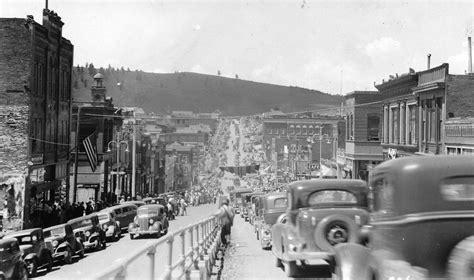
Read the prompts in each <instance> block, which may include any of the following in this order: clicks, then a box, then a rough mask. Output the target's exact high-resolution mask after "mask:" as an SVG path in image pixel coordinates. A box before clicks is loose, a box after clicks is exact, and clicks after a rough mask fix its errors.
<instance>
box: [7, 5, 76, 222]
mask: <svg viewBox="0 0 474 280" xmlns="http://www.w3.org/2000/svg"><path fill="white" fill-rule="evenodd" d="M63 25H64V23H63V22H62V21H61V18H60V17H59V16H58V15H57V14H56V13H54V12H53V11H50V10H48V9H44V10H43V22H42V25H41V24H39V23H37V22H35V21H34V19H33V17H32V16H28V17H27V19H26V20H25V19H19V18H2V19H0V42H2V47H1V48H0V130H1V131H2V133H1V136H0V137H1V138H0V183H1V184H2V186H3V187H2V189H3V191H5V189H8V190H9V192H8V193H9V197H8V199H7V200H8V201H9V209H8V210H7V211H4V214H5V215H4V216H5V217H6V216H8V217H9V218H10V222H12V221H20V220H22V221H23V225H22V226H23V227H24V228H28V227H33V226H45V225H48V223H54V222H56V221H55V219H56V217H53V216H50V215H49V213H47V211H44V209H45V208H47V206H46V205H45V204H47V203H50V204H52V203H53V202H54V201H59V200H62V199H64V198H65V194H66V192H67V188H68V187H69V184H68V180H67V177H68V167H69V133H68V132H69V130H70V110H71V69H72V64H73V45H72V44H71V42H70V41H69V40H67V39H65V38H64V37H62V27H63ZM13 197H14V199H12V198H13ZM2 206H3V205H2Z"/></svg>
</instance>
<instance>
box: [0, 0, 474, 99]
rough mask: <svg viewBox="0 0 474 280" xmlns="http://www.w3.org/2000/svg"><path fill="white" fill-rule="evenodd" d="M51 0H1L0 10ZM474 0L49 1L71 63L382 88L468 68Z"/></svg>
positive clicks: (5, 13)
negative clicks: (432, 72)
mask: <svg viewBox="0 0 474 280" xmlns="http://www.w3.org/2000/svg"><path fill="white" fill-rule="evenodd" d="M45 3H46V0H0V17H16V18H25V17H26V15H33V16H34V19H35V20H36V21H37V22H39V23H41V22H42V9H43V8H44V7H45ZM473 3H474V1H468V0H463V1H459V0H458V1H450V0H446V1H417V0H409V1H401V0H392V1H388V0H387V1H367V0H366V1H336V0H331V1H329V0H328V1H321V0H319V1H311V0H279V1H270V0H264V1H262V0H248V1H244V0H187V1H184V0H165V1H158V0H49V1H48V7H49V9H50V10H53V11H55V12H56V13H58V15H59V16H60V17H61V18H62V20H63V22H64V23H65V25H64V27H63V36H64V37H65V38H67V39H69V40H70V41H71V42H72V44H73V45H74V65H81V66H84V65H85V64H86V63H91V62H92V63H93V64H94V66H95V67H97V68H98V67H107V66H108V65H109V64H110V65H111V66H113V67H116V68H117V67H122V66H123V67H124V68H125V69H126V68H130V69H131V70H137V69H138V70H143V71H145V72H155V73H173V72H175V71H179V72H196V73H203V74H211V75H217V72H218V71H220V72H221V75H222V76H226V77H231V78H234V77H235V76H236V75H238V77H239V78H240V79H244V80H251V81H256V82H265V83H271V84H278V85H284V86H290V85H291V86H298V87H303V88H309V89H315V90H320V91H323V92H327V93H331V94H346V93H349V92H352V91H354V90H376V89H375V87H374V83H376V84H380V83H381V82H382V79H385V80H387V79H388V77H389V75H395V74H399V75H400V74H403V73H407V72H408V71H409V68H413V69H415V70H416V71H421V70H425V69H427V54H431V66H432V67H434V66H437V65H440V64H442V63H445V62H446V63H449V64H450V73H453V74H464V73H465V71H466V70H467V67H468V44H467V37H468V36H471V35H473V34H472V28H473V26H474V19H473V16H474V4H473Z"/></svg>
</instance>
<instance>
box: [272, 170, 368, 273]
mask: <svg viewBox="0 0 474 280" xmlns="http://www.w3.org/2000/svg"><path fill="white" fill-rule="evenodd" d="M367 194H368V187H367V183H366V182H365V181H362V180H337V179H336V180H333V179H331V180H323V179H321V180H302V181H296V182H293V183H290V184H289V185H288V187H287V198H288V206H287V209H286V212H285V213H284V214H283V215H286V218H285V220H286V222H281V223H276V224H274V225H273V226H272V252H273V254H274V255H275V256H276V258H277V265H278V266H283V267H284V269H285V272H286V273H287V275H288V276H289V277H295V276H297V275H298V274H300V272H301V270H304V268H305V267H308V266H311V265H316V264H321V262H326V264H327V269H328V271H329V270H332V266H333V258H334V246H335V245H337V244H339V243H344V242H355V241H356V238H357V237H358V234H357V232H358V230H359V227H360V226H362V225H364V224H366V223H367V222H368V220H369V212H368V201H367ZM318 276H319V275H318Z"/></svg>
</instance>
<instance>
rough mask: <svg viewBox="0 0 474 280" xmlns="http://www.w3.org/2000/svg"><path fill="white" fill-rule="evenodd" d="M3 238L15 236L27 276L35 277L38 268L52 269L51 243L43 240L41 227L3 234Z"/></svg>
mask: <svg viewBox="0 0 474 280" xmlns="http://www.w3.org/2000/svg"><path fill="white" fill-rule="evenodd" d="M4 238H15V239H16V240H17V241H18V244H19V245H20V250H21V251H22V254H23V255H22V257H23V260H24V261H25V263H26V266H27V268H28V276H29V277H35V276H36V274H37V272H38V269H41V268H46V270H47V271H48V272H49V271H51V270H52V269H53V256H52V253H51V252H52V248H51V244H50V243H49V242H45V240H44V236H43V229H41V228H31V229H25V230H20V231H15V232H12V233H9V234H7V235H5V237H4Z"/></svg>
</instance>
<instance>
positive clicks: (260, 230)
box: [256, 192, 288, 249]
mask: <svg viewBox="0 0 474 280" xmlns="http://www.w3.org/2000/svg"><path fill="white" fill-rule="evenodd" d="M287 201H288V199H287V195H286V192H275V193H269V194H267V195H264V196H262V197H261V200H260V203H259V204H260V205H261V206H260V207H261V210H259V214H260V217H261V219H260V220H259V222H258V223H256V233H257V240H259V241H260V245H261V246H262V249H268V248H271V247H272V226H273V225H274V224H275V223H276V221H277V219H278V217H279V216H280V215H282V214H283V213H285V211H286V208H287V206H288V202H287Z"/></svg>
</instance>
